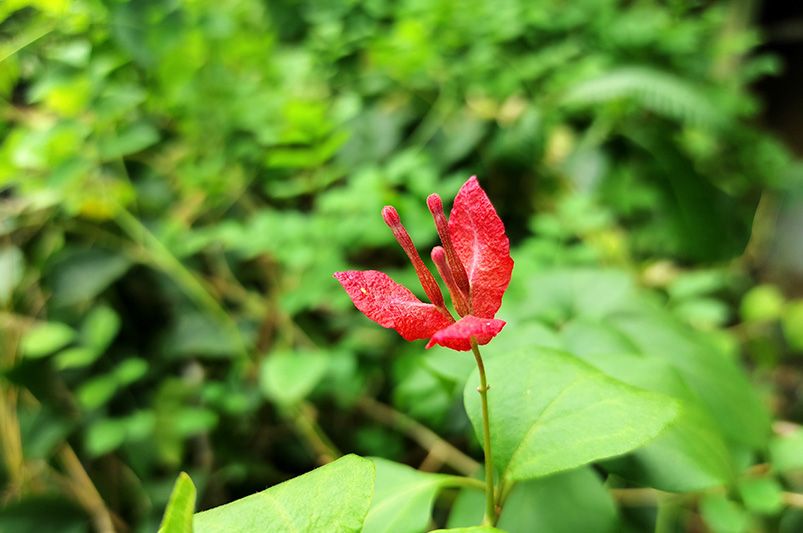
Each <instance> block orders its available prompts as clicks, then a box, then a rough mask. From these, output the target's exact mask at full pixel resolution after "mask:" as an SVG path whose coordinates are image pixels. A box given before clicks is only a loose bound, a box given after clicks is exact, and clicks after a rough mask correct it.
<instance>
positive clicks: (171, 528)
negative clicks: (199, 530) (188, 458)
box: [159, 472, 195, 533]
mask: <svg viewBox="0 0 803 533" xmlns="http://www.w3.org/2000/svg"><path fill="white" fill-rule="evenodd" d="M194 511H195V485H194V484H193V483H192V479H190V476H188V475H187V474H186V473H184V472H182V473H180V474H179V475H178V478H177V479H176V483H175V485H173V492H172V493H171V494H170V501H169V502H168V503H167V509H165V514H164V517H163V518H162V524H161V525H160V526H159V533H192V514H193V512H194Z"/></svg>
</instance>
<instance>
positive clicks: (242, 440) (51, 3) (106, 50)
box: [0, 0, 803, 531]
mask: <svg viewBox="0 0 803 533" xmlns="http://www.w3.org/2000/svg"><path fill="white" fill-rule="evenodd" d="M743 4H746V3H743V2H690V1H672V2H666V3H658V2H652V1H638V2H617V1H614V0H580V1H575V2H571V3H566V2H562V1H559V0H541V1H539V2H526V1H524V0H506V1H503V2H500V1H490V0H472V1H471V2H465V1H464V2H456V1H452V0H439V1H435V2H425V1H421V0H404V1H390V0H371V1H367V2H354V1H349V0H330V1H327V2H313V1H305V0H281V1H273V0H271V1H265V2H262V1H259V0H238V1H236V2H213V1H206V0H192V1H190V0H187V1H184V2H180V1H178V0H168V1H164V0H137V1H125V0H5V1H4V2H2V3H1V4H0V99H2V100H0V105H2V119H0V354H2V402H3V403H2V406H1V407H2V409H1V411H2V412H1V413H0V424H2V432H0V434H2V439H3V442H2V446H0V449H2V454H3V465H2V479H3V481H4V483H5V485H6V489H5V491H4V503H5V504H6V505H5V507H4V508H3V509H2V510H0V530H6V529H8V530H20V531H21V530H25V529H26V528H27V529H30V528H33V527H39V528H44V530H48V529H52V527H54V526H53V523H54V522H53V521H57V524H58V529H59V530H62V531H67V530H75V531H83V530H85V529H86V527H87V526H86V524H87V516H89V517H90V518H91V520H92V522H93V524H94V525H95V527H96V528H98V529H102V527H104V524H105V525H108V524H109V523H113V524H114V525H115V527H117V528H121V529H125V528H130V529H131V530H136V531H153V530H155V529H157V528H158V524H159V520H160V517H161V514H162V511H163V509H164V507H165V506H166V505H167V502H168V497H169V492H170V487H171V486H172V483H173V480H174V479H175V476H176V472H177V471H178V470H180V469H183V470H186V471H188V472H189V473H190V474H191V475H192V478H193V480H194V481H195V483H196V484H197V485H198V495H199V504H200V506H201V507H200V508H203V509H205V508H208V507H210V506H212V505H216V504H220V503H224V502H228V501H231V500H234V499H236V498H238V497H242V496H245V495H247V494H250V493H252V492H256V491H257V490H261V489H263V488H264V487H265V486H266V485H268V484H273V483H276V482H279V481H282V480H285V479H287V478H289V477H292V476H294V475H297V474H299V473H302V472H306V471H308V470H310V469H311V468H312V467H313V466H315V465H316V464H317V463H318V462H321V461H322V458H326V457H327V454H331V453H333V452H335V453H336V452H337V451H338V450H342V451H343V452H350V451H354V452H357V453H360V454H364V455H381V456H385V457H387V458H390V459H394V460H398V461H402V462H406V463H409V464H414V465H418V464H420V463H421V462H422V461H424V459H425V457H426V453H425V452H423V451H422V450H420V449H419V448H418V447H417V446H415V445H414V444H412V443H411V442H410V441H408V440H406V439H405V438H403V437H402V436H401V435H400V434H399V433H398V432H397V431H396V430H395V429H393V428H389V427H387V426H386V425H385V424H384V423H383V422H382V420H381V418H382V417H376V416H373V415H375V414H376V413H373V412H372V411H371V409H366V408H365V405H366V404H365V403H364V402H361V400H362V399H364V398H379V399H380V400H381V401H383V402H385V403H388V404H392V405H393V406H394V407H395V408H396V409H397V410H399V411H401V412H403V413H406V414H408V415H410V416H412V417H413V418H415V419H417V420H418V421H420V422H422V423H424V424H426V425H428V426H429V427H431V428H433V429H434V430H436V431H437V433H438V434H440V435H441V436H442V437H443V438H445V439H448V440H449V441H451V442H453V443H455V444H456V445H458V446H460V447H462V448H463V449H465V450H468V451H469V452H470V453H472V454H473V455H475V456H477V457H479V456H480V454H479V448H478V446H477V444H476V442H475V440H474V435H473V431H472V430H471V426H470V424H469V421H468V418H467V417H466V414H465V413H464V412H463V411H462V407H461V399H460V396H461V391H462V387H463V384H464V383H465V380H466V378H467V377H468V374H469V372H470V369H471V367H472V364H473V363H472V361H471V360H469V359H461V355H460V354H455V353H447V352H440V351H438V350H437V349H436V350H432V351H430V352H425V351H424V350H423V346H422V345H419V344H417V343H416V344H412V345H405V344H403V343H401V342H400V339H399V338H397V336H395V335H394V334H393V333H392V332H388V331H384V330H380V328H378V327H376V326H375V325H374V324H372V323H369V322H368V321H367V320H365V319H364V318H363V317H362V316H361V315H359V314H358V313H356V312H354V311H353V309H352V304H351V302H350V301H349V299H348V298H347V297H346V295H345V294H343V293H342V289H341V288H340V287H339V285H338V284H337V283H336V282H335V281H334V280H333V279H332V277H331V274H332V272H334V271H336V270H343V269H345V268H349V267H355V268H379V267H380V266H381V267H387V268H386V269H387V270H390V271H391V272H392V274H393V276H394V278H396V279H397V280H399V281H411V280H412V279H413V273H412V270H411V269H409V268H407V267H405V262H404V260H403V255H402V254H401V253H400V251H399V250H397V248H396V247H395V244H394V243H393V239H392V236H391V234H390V232H389V231H387V228H385V226H384V225H383V224H382V222H381V219H380V217H379V212H380V210H381V208H382V206H383V205H385V204H393V205H395V206H396V207H397V208H398V209H399V211H400V213H401V215H402V217H403V219H404V221H405V224H406V225H407V227H408V228H409V230H410V232H411V234H412V237H413V239H414V240H415V241H416V243H418V244H419V245H420V246H421V247H422V249H423V247H424V246H425V245H430V244H432V243H434V241H435V231H434V227H433V225H432V224H431V221H430V218H429V214H428V213H427V212H426V209H425V204H424V199H425V198H426V196H427V195H428V194H429V193H431V192H435V191H437V192H439V193H440V194H441V195H442V196H443V197H444V198H450V197H452V195H453V193H454V192H455V191H456V190H457V187H458V186H459V185H460V183H462V182H463V181H464V180H465V179H466V178H467V177H468V176H469V175H471V174H477V175H479V176H480V179H481V180H482V183H483V186H485V188H486V189H487V190H488V192H489V194H490V196H491V197H492V199H493V201H494V204H495V205H496V207H497V209H498V210H499V212H500V214H501V215H502V218H503V219H504V220H505V223H506V225H507V228H508V233H509V235H510V236H511V238H512V240H513V242H514V250H513V256H514V259H515V260H516V268H515V270H514V275H513V278H514V281H513V284H512V285H511V288H510V293H509V295H508V296H507V299H506V303H505V306H504V307H503V309H502V311H501V312H500V317H502V318H504V319H505V320H507V321H508V322H509V326H508V327H507V329H506V331H505V333H504V334H503V335H501V336H500V337H499V339H498V341H495V343H494V345H493V348H492V350H493V351H494V353H497V352H498V353H500V354H503V353H506V352H510V351H514V350H520V349H531V348H533V347H535V346H539V347H544V346H546V347H551V348H559V349H563V350H567V351H569V352H571V353H572V354H574V355H575V356H577V357H579V358H581V359H583V360H585V361H586V363H588V364H590V365H592V366H594V367H597V369H598V370H600V371H601V372H603V373H606V374H608V375H610V376H612V377H614V378H616V379H618V380H620V381H623V382H625V383H628V384H630V385H635V386H637V387H640V388H645V389H649V390H653V391H656V392H660V393H663V394H666V395H669V396H672V397H674V398H675V399H676V400H677V401H678V402H680V404H682V406H683V415H682V417H681V420H680V421H679V422H678V424H677V425H676V426H674V427H673V429H672V430H671V431H670V432H667V433H664V434H662V437H661V438H659V439H658V440H656V441H653V442H652V443H651V444H649V445H648V446H647V447H645V448H642V449H640V450H639V451H637V452H635V453H633V454H630V455H628V456H626V457H624V458H620V459H616V460H611V461H606V462H604V464H603V465H601V466H600V468H602V469H604V471H605V472H607V473H608V474H609V475H610V476H611V478H610V481H609V485H612V486H615V487H619V486H621V487H625V486H626V485H627V483H635V484H636V485H638V486H647V487H655V488H660V489H662V490H668V491H690V492H692V493H696V491H701V490H703V489H710V488H711V487H713V486H724V487H726V489H725V490H724V491H721V492H716V493H715V494H710V493H706V494H707V496H705V497H704V498H701V499H700V503H699V506H695V505H692V506H691V507H690V509H691V511H688V512H683V511H680V510H679V509H681V506H680V505H679V504H676V503H674V502H670V504H671V505H667V506H665V507H661V510H660V512H658V513H657V517H656V513H652V514H650V513H640V512H635V511H633V510H632V509H627V508H625V509H624V510H620V511H618V512H614V511H613V509H614V507H615V505H614V502H613V501H612V500H611V496H610V495H609V494H608V493H607V492H606V491H604V490H603V489H602V486H601V484H600V482H599V479H598V476H596V475H595V474H594V473H593V471H592V470H590V469H587V470H578V471H575V472H573V473H570V474H559V475H557V476H556V477H550V478H546V479H545V480H539V481H528V482H527V483H523V484H521V485H518V486H517V487H519V488H517V490H518V492H515V493H514V495H513V496H512V497H511V508H513V509H516V508H519V509H521V511H515V510H514V511H508V514H507V515H505V516H503V519H502V522H501V525H502V526H503V527H505V525H506V524H507V525H508V526H509V527H511V528H512V529H511V530H512V531H517V530H518V529H516V528H521V527H523V526H522V525H521V524H526V523H528V522H529V523H535V522H532V521H533V520H535V521H536V522H537V523H539V524H545V525H543V527H544V528H549V527H557V526H554V524H556V523H557V522H558V521H559V520H558V519H557V518H556V517H555V516H552V515H550V514H549V512H550V510H554V509H563V508H565V506H566V505H568V504H567V503H566V502H567V501H568V500H566V499H563V500H561V499H560V498H561V496H560V494H568V495H569V496H567V497H572V498H575V500H574V501H575V503H576V502H580V503H576V506H575V507H574V508H589V509H597V510H599V513H598V514H594V515H593V516H592V515H589V520H591V522H589V523H590V524H592V525H591V526H589V525H588V524H585V525H583V524H581V525H580V526H578V527H580V528H582V527H586V528H588V527H591V528H594V527H597V526H595V525H593V524H597V525H599V524H607V525H604V526H599V527H609V526H610V524H612V523H620V522H617V521H621V523H626V524H628V525H629V527H633V528H636V529H637V530H638V529H639V528H642V529H645V530H647V529H649V528H651V527H652V525H653V524H654V523H655V522H656V520H658V521H664V523H671V524H680V525H683V524H687V523H690V521H693V520H696V519H697V518H690V517H689V513H692V512H693V513H699V516H701V517H702V518H701V519H702V520H704V521H705V523H706V524H708V526H709V527H710V528H711V529H713V530H715V531H719V530H723V531H724V530H727V531H734V530H737V529H739V528H742V529H745V528H752V527H758V526H757V524H761V525H763V527H768V528H772V527H776V526H778V527H781V529H783V528H784V527H785V528H786V529H785V530H786V531H794V527H795V524H799V523H800V522H801V521H803V518H801V514H800V512H799V511H794V510H786V508H784V507H783V506H782V505H781V504H779V503H778V502H780V501H781V499H779V498H781V496H780V493H781V491H782V490H783V491H786V490H798V491H800V490H801V489H803V479H801V478H800V475H799V473H800V469H801V467H802V466H803V465H801V464H800V461H798V460H795V459H794V457H795V455H796V454H797V455H798V456H799V455H800V454H801V450H803V439H801V437H800V434H799V432H800V430H797V432H792V435H791V436H786V435H787V434H788V433H790V432H784V431H782V432H781V433H780V434H778V435H775V436H771V432H770V420H771V418H776V419H778V418H789V419H793V420H797V421H801V420H803V405H801V404H800V403H799V401H797V400H795V399H794V398H792V399H789V397H790V393H789V391H790V390H792V389H793V388H794V387H795V386H797V384H798V383H799V380H797V377H795V376H797V374H795V375H794V376H793V377H791V378H777V379H776V378H775V377H774V376H775V373H776V371H778V369H780V368H783V365H784V364H785V362H787V361H789V360H790V359H791V358H793V357H794V356H795V355H800V354H801V353H803V338H801V332H803V300H800V299H794V298H792V297H790V296H787V295H785V294H784V292H783V291H781V290H780V289H779V288H777V287H775V286H773V285H768V284H763V285H758V282H757V281H756V280H755V279H754V277H753V275H754V273H755V272H754V270H752V269H751V267H752V266H753V264H754V263H751V260H753V259H754V258H752V257H751V256H750V254H745V248H746V246H747V245H748V242H749V241H750V247H751V248H750V250H755V249H760V246H758V245H757V244H756V240H757V237H756V233H755V232H754V220H759V221H760V220H763V219H762V218H761V211H760V210H758V218H756V217H757V206H758V205H759V199H760V198H768V197H770V198H771V197H772V196H773V195H779V194H783V193H785V192H788V191H794V190H798V191H799V190H800V188H801V186H803V185H802V184H803V172H801V165H800V163H799V162H797V161H795V160H794V159H793V158H792V157H791V156H790V155H789V154H788V153H787V152H786V150H785V149H784V148H783V147H782V145H781V144H780V143H779V142H778V141H777V140H775V139H774V138H773V137H772V136H771V135H768V134H767V133H765V132H763V131H762V130H761V129H760V128H758V127H757V126H756V125H755V120H754V119H755V117H756V115H757V113H758V112H759V111H760V103H759V102H758V101H757V99H756V97H755V96H754V95H753V94H752V93H751V92H750V90H749V89H750V84H751V83H752V82H754V81H755V80H758V79H760V78H761V77H763V76H766V75H769V74H773V73H775V72H777V71H778V68H779V65H778V63H777V61H776V60H775V59H774V58H773V57H770V56H766V55H762V54H759V53H757V52H756V47H757V46H758V45H759V44H760V39H759V36H758V34H757V33H756V32H755V31H753V30H751V29H750V28H749V26H748V20H747V17H746V14H745V11H744V7H745V6H744V5H743ZM751 235H752V240H751ZM758 244H760V243H758ZM408 285H410V286H413V285H414V284H413V283H409V284H408ZM754 285H757V286H754ZM743 295H744V298H742V296H743ZM539 349H540V348H539ZM741 355H744V356H746V357H747V361H748V362H749V364H750V367H751V368H752V369H753V376H752V377H753V380H752V381H753V383H754V384H751V383H750V381H748V379H747V377H746V376H745V373H744V369H743V368H742V367H741V366H740V364H739V357H740V356H741ZM492 357H493V355H492ZM784 379H787V381H784ZM788 380H795V381H793V382H792V383H790V382H788ZM756 384H757V385H756ZM776 425H777V424H776ZM784 427H786V426H784ZM76 454H77V458H76ZM76 461H78V462H77V464H76ZM761 464H764V465H766V464H769V465H770V467H769V469H765V470H760V471H759V472H758V473H756V472H754V470H755V469H754V470H749V467H751V465H753V466H755V465H761ZM82 465H83V466H82ZM84 469H85V470H86V472H87V473H88V474H89V477H88V478H87V477H85V476H82V475H81V472H83V471H84ZM745 471H748V472H751V474H750V475H751V476H753V477H757V478H756V479H753V478H752V477H750V478H747V479H746V478H745V476H744V475H743V472H745ZM388 472H391V473H390V474H389V476H391V478H392V479H391V481H389V482H388V483H391V482H392V480H393V479H395V476H399V479H402V478H404V474H401V473H394V471H393V468H392V467H388ZM767 472H769V474H767ZM405 479H406V478H405ZM411 479H412V478H411ZM422 479H424V478H422ZM402 481H404V480H402ZM402 481H400V483H401V482H402ZM407 482H408V481H404V483H407ZM410 482H412V481H410ZM422 483H424V482H423V481H422ZM425 484H426V483H425ZM438 486H440V485H438ZM433 487H434V486H433ZM550 487H551V488H550ZM430 488H432V487H430V485H427V491H429V490H430ZM432 491H436V489H435V488H432ZM426 494H427V495H430V492H427V493H426ZM431 494H433V495H434V494H435V492H432V493H431ZM536 495H540V496H536ZM428 497H429V496H428ZM468 497H470V496H465V495H463V494H461V495H460V496H459V497H458V504H459V502H460V500H461V499H462V498H468ZM536 497H538V498H552V499H555V501H552V500H539V502H540V503H539V506H541V508H542V509H543V513H545V514H541V515H538V516H539V517H538V518H532V519H528V518H527V516H528V515H527V514H526V513H530V512H535V511H532V509H531V507H528V506H527V505H526V502H527V501H529V500H528V498H536ZM98 498H102V499H103V500H104V501H105V507H106V508H108V509H109V510H110V514H109V515H107V516H104V514H103V513H101V512H98V511H97V509H98V506H97V502H98ZM432 498H434V496H432V497H431V498H430V499H432ZM514 502H518V503H515V504H514ZM429 505H432V504H431V502H430V504H429ZM578 506H579V507H578ZM583 506H585V507H583ZM477 507H479V506H474V507H473V508H472V505H464V504H459V505H456V506H455V508H454V509H455V510H454V512H453V516H452V518H450V519H449V523H450V524H453V525H463V522H464V521H465V519H464V518H461V517H465V516H468V515H470V512H471V511H474V510H476V508H477ZM461 509H465V511H462V510H461ZM464 513H468V514H464ZM517 513H524V514H517ZM684 513H685V514H684ZM368 516H369V518H370V516H371V515H370V513H369V515H368ZM695 516H697V515H695ZM374 519H375V518H374ZM579 519H580V517H579V516H578V520H579ZM470 523H473V522H465V525H468V524H470ZM516 524H519V525H516ZM550 524H553V526H550ZM779 524H780V526H779ZM678 527H681V526H678Z"/></svg>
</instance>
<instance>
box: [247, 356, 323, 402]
mask: <svg viewBox="0 0 803 533" xmlns="http://www.w3.org/2000/svg"><path fill="white" fill-rule="evenodd" d="M328 366H329V359H328V357H327V356H326V355H324V354H322V353H317V352H309V353H296V352H274V353H272V354H270V355H268V356H267V357H266V358H265V359H264V360H263V361H262V367H261V369H260V373H259V385H260V387H261V388H262V392H263V393H264V394H265V396H266V397H267V398H268V399H270V400H272V401H274V402H276V403H278V404H280V405H295V404H297V403H298V402H300V401H301V400H303V399H304V398H306V397H307V396H308V395H309V393H310V392H312V389H314V388H315V385H317V384H318V382H320V380H321V378H323V376H324V374H325V373H326V369H327V368H328Z"/></svg>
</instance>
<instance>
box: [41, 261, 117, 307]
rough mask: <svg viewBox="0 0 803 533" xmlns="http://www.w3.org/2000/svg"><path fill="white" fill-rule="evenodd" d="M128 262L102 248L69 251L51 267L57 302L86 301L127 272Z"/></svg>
mask: <svg viewBox="0 0 803 533" xmlns="http://www.w3.org/2000/svg"><path fill="white" fill-rule="evenodd" d="M130 266H131V261H130V260H128V259H127V258H126V257H124V256H121V255H115V254H113V253H111V252H106V251H103V250H101V249H97V248H93V249H90V250H78V251H72V252H71V253H70V254H69V255H68V256H67V257H66V258H64V259H63V260H61V261H59V262H58V263H57V264H56V265H55V266H54V268H53V270H54V271H53V274H52V278H53V297H54V300H55V303H56V305H62V306H67V305H74V304H77V303H80V302H86V301H89V300H91V299H93V298H94V297H95V296H97V295H98V294H100V292H102V291H103V290H104V289H106V287H108V286H109V285H110V284H111V283H113V282H114V281H115V280H116V279H117V278H119V277H120V276H122V275H123V274H125V273H126V271H127V270H128V269H129V267H130Z"/></svg>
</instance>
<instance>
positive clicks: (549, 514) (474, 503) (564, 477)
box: [448, 467, 620, 533]
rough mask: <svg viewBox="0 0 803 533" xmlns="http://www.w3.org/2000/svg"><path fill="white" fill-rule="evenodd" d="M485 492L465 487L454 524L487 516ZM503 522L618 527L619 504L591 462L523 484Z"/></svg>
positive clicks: (536, 527)
mask: <svg viewBox="0 0 803 533" xmlns="http://www.w3.org/2000/svg"><path fill="white" fill-rule="evenodd" d="M483 498H484V496H483V495H482V493H479V492H475V491H471V492H470V491H463V492H461V493H460V495H459V496H458V497H457V500H456V501H455V504H454V506H453V507H452V512H451V514H450V515H449V522H448V524H449V526H451V527H456V526H465V525H469V524H476V523H479V522H480V521H481V520H482V515H483V511H484V509H485V507H484V500H483ZM498 525H499V527H500V528H502V529H504V530H505V531H509V532H510V533H529V532H530V531H548V532H549V533H575V532H578V531H593V532H594V533H605V532H613V531H617V530H618V528H619V526H620V524H619V518H618V516H617V512H616V505H615V504H614V502H613V499H612V498H611V494H610V492H608V491H607V490H606V489H605V487H604V486H603V484H602V480H600V478H599V476H598V475H597V474H596V473H594V471H593V470H592V469H591V468H589V467H584V468H578V469H576V470H571V471H569V472H561V473H559V474H554V475H551V476H547V477H543V478H539V479H531V480H528V481H522V482H520V483H517V484H516V486H515V487H513V490H512V491H511V492H510V495H509V496H508V498H507V500H505V503H504V506H503V508H502V514H501V516H500V517H499V524H498Z"/></svg>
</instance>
